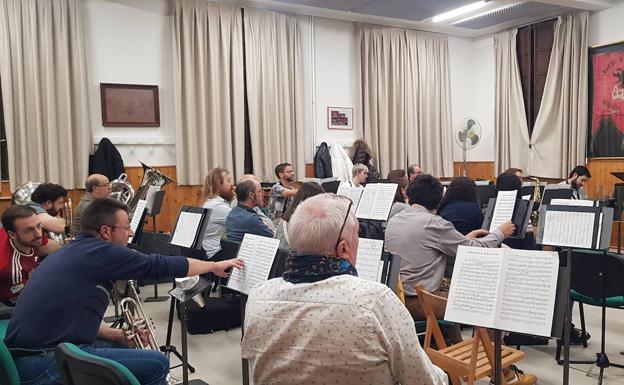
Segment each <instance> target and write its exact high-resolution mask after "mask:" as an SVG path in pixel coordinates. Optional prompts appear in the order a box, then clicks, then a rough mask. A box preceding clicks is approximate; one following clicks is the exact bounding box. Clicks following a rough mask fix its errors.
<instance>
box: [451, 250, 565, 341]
mask: <svg viewBox="0 0 624 385" xmlns="http://www.w3.org/2000/svg"><path fill="white" fill-rule="evenodd" d="M558 273H559V256H558V254H557V253H556V252H554V251H534V250H516V249H509V248H503V249H488V248H480V247H467V246H459V248H458V250H457V258H456V260H455V268H454V270H453V278H452V280H451V288H450V292H449V297H448V302H447V305H446V314H445V317H444V319H445V320H447V321H453V322H460V323H465V324H469V325H475V326H481V327H486V328H493V329H499V330H508V331H514V332H518V333H526V334H533V335H539V336H546V337H548V336H550V334H551V328H552V322H553V314H554V307H555V297H556V292H557V278H558Z"/></svg>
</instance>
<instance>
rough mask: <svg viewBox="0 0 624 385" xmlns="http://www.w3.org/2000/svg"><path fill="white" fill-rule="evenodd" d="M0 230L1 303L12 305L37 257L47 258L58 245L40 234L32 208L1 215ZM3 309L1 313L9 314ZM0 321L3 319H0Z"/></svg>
mask: <svg viewBox="0 0 624 385" xmlns="http://www.w3.org/2000/svg"><path fill="white" fill-rule="evenodd" d="M2 227H3V228H2V229H0V248H1V250H2V251H1V252H0V302H2V303H4V304H5V305H7V306H15V302H16V301H17V297H18V296H19V294H20V293H21V291H22V289H23V288H24V286H25V285H26V282H27V281H28V278H30V274H31V273H32V272H33V270H34V269H35V267H36V266H37V262H38V261H37V258H38V257H39V256H41V255H48V254H50V253H52V252H53V251H55V250H56V249H58V247H59V245H58V243H56V242H55V241H53V240H50V239H48V237H47V236H46V234H45V233H44V232H43V227H42V225H41V219H39V217H38V216H37V213H36V212H35V210H34V209H32V208H30V207H26V206H21V205H15V206H11V207H9V208H7V209H6V210H4V212H3V213H2ZM9 312H10V311H9V309H6V308H3V309H1V310H0V313H2V314H5V313H9ZM0 318H2V317H1V316H0Z"/></svg>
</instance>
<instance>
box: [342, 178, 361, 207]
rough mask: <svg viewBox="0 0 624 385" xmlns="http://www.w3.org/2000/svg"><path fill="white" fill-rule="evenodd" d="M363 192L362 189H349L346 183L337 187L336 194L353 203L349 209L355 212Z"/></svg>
mask: <svg viewBox="0 0 624 385" xmlns="http://www.w3.org/2000/svg"><path fill="white" fill-rule="evenodd" d="M363 192H364V188H363V187H351V186H349V184H348V183H342V184H340V186H338V191H337V192H336V194H338V195H342V196H345V197H347V198H349V199H351V202H353V206H351V208H352V209H353V211H355V210H357V207H358V204H359V203H360V198H361V197H362V193H363Z"/></svg>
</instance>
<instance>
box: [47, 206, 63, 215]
mask: <svg viewBox="0 0 624 385" xmlns="http://www.w3.org/2000/svg"><path fill="white" fill-rule="evenodd" d="M59 211H60V210H57V209H55V208H54V207H51V208H49V209H47V210H46V212H47V213H48V214H50V215H51V216H53V217H56V216H57V215H59Z"/></svg>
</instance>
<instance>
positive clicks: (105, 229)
mask: <svg viewBox="0 0 624 385" xmlns="http://www.w3.org/2000/svg"><path fill="white" fill-rule="evenodd" d="M112 233H113V229H112V228H110V227H109V226H106V225H102V226H100V228H99V229H98V234H99V235H100V238H102V239H103V240H105V241H107V240H109V239H112V237H113V234H112Z"/></svg>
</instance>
